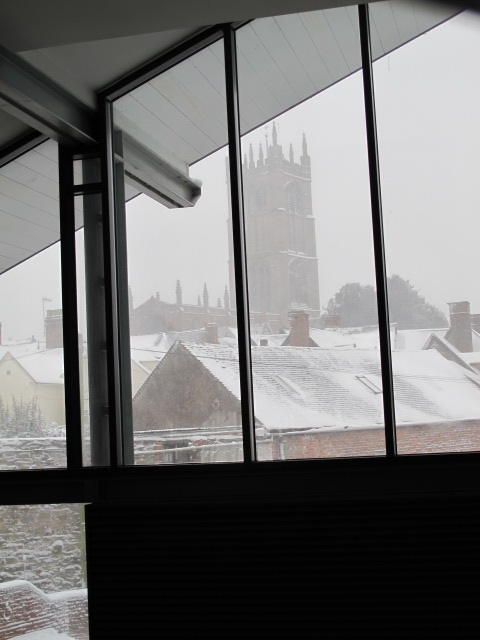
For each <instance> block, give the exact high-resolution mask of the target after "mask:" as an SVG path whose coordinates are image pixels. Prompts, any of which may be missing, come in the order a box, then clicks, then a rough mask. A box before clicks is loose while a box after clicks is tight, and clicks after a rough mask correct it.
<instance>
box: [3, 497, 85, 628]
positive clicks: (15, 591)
mask: <svg viewBox="0 0 480 640" xmlns="http://www.w3.org/2000/svg"><path fill="white" fill-rule="evenodd" d="M84 523H85V518H84V508H83V505H81V504H65V505H35V506H26V505H21V506H8V507H6V506H2V507H0V616H1V617H0V620H1V624H0V637H1V638H5V639H6V638H12V639H13V638H17V639H19V638H32V639H35V638H38V639H40V638H42V639H43V638H45V639H47V638H48V639H49V640H50V639H51V640H54V638H58V640H69V639H70V640H87V639H88V637H89V636H88V610H87V589H86V579H87V577H86V560H85V524H84Z"/></svg>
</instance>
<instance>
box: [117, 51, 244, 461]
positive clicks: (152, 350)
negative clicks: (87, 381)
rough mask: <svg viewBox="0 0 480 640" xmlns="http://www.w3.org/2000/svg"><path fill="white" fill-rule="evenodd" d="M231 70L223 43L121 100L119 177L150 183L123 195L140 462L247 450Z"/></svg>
mask: <svg viewBox="0 0 480 640" xmlns="http://www.w3.org/2000/svg"><path fill="white" fill-rule="evenodd" d="M224 74H225V71H224V61H223V43H222V42H221V41H219V42H217V43H215V44H213V45H211V46H210V47H208V48H206V49H204V50H203V51H201V52H200V53H198V54H196V55H194V56H192V57H191V58H190V59H188V60H186V61H185V62H182V63H180V64H178V65H177V66H175V67H174V68H172V69H171V70H169V71H167V72H166V73H163V74H162V75H160V76H158V77H157V78H155V79H153V80H151V81H150V82H148V83H146V84H145V85H143V86H141V87H140V88H138V89H136V90H135V91H133V92H131V93H130V94H128V95H127V96H125V97H124V98H121V99H120V100H118V101H117V102H116V103H115V105H114V121H115V125H116V146H117V148H116V151H117V155H116V157H117V159H118V158H121V159H122V162H119V163H118V165H117V183H118V182H119V181H121V180H122V178H123V176H124V177H125V187H126V189H127V188H132V187H133V188H134V189H136V190H140V191H142V192H143V194H142V195H139V196H138V197H135V198H134V199H131V200H129V197H131V196H129V195H128V192H127V190H126V193H125V199H126V200H127V204H126V239H127V248H128V283H129V304H128V306H129V316H130V349H131V359H130V364H131V380H132V385H131V386H132V388H131V394H132V397H133V432H134V457H135V463H137V464H162V463H167V464H174V463H188V462H195V463H201V462H224V461H230V462H233V461H237V460H241V459H242V457H243V453H242V436H241V418H240V413H241V411H240V391H239V375H238V347H237V325H236V315H235V311H234V308H233V304H232V302H231V300H232V297H231V294H230V291H229V288H228V263H229V260H232V256H231V255H230V254H229V247H230V246H231V243H230V242H229V237H228V226H227V223H226V221H227V217H228V189H227V184H226V162H227V151H226V147H225V144H226V142H227V133H226V106H225V80H224ZM122 165H123V166H122ZM122 186H123V185H120V186H119V185H118V184H117V188H118V189H120V190H121V187H122Z"/></svg>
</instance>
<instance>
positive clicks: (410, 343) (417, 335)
mask: <svg viewBox="0 0 480 640" xmlns="http://www.w3.org/2000/svg"><path fill="white" fill-rule="evenodd" d="M447 331H448V329H402V330H400V331H398V332H397V336H396V341H395V348H396V349H398V350H401V351H421V350H422V349H423V348H424V346H425V345H426V343H427V340H428V339H429V338H430V336H431V335H432V333H433V334H435V335H436V336H438V337H439V338H441V339H443V338H444V337H445V335H446V333H447ZM392 344H393V343H392Z"/></svg>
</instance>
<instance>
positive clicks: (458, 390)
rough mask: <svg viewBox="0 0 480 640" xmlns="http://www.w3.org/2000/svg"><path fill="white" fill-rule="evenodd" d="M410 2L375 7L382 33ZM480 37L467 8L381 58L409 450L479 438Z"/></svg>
mask: <svg viewBox="0 0 480 640" xmlns="http://www.w3.org/2000/svg"><path fill="white" fill-rule="evenodd" d="M412 6H413V5H412ZM415 6H416V8H417V12H419V13H421V14H422V15H424V16H428V15H429V14H430V15H431V16H432V15H433V16H435V12H436V11H437V9H436V8H435V6H434V5H430V4H429V5H426V6H422V5H419V4H416V5H415ZM407 9H408V7H407V8H405V5H404V4H403V3H395V2H392V3H379V4H378V5H376V6H375V11H377V12H380V13H379V14H378V13H377V17H376V18H375V19H376V22H377V26H376V30H377V32H378V36H379V38H380V39H381V38H382V37H383V35H384V33H385V32H386V30H387V28H388V25H387V24H382V23H381V22H380V20H379V17H378V15H383V16H388V15H390V18H391V21H392V20H396V21H397V23H398V25H400V27H401V25H402V24H404V23H406V22H407V19H408V12H407ZM441 9H442V7H440V10H441ZM410 10H411V9H410ZM372 11H373V9H372ZM479 36H480V16H479V15H478V14H474V13H469V12H464V13H460V14H459V15H457V16H456V17H453V18H452V19H450V20H447V21H446V22H444V23H443V24H441V25H440V26H438V27H436V28H435V29H432V30H430V31H429V32H428V33H425V34H424V35H421V36H420V37H418V38H417V39H415V40H412V41H411V42H410V43H409V44H407V45H405V46H403V47H401V48H399V49H397V50H396V51H394V52H392V53H390V54H389V55H387V56H385V57H383V58H381V59H379V60H378V61H377V62H376V63H375V65H374V81H375V95H376V101H377V119H378V136H379V153H380V162H381V165H380V174H381V186H382V199H383V212H384V225H385V243H386V255H387V266H388V272H389V281H388V284H389V304H390V319H391V321H392V322H393V323H395V328H396V330H395V340H394V343H393V344H394V346H395V350H394V353H393V368H394V383H395V386H394V389H395V407H396V420H397V427H398V428H397V434H398V448H399V452H400V453H404V454H407V453H431V452H449V451H470V450H479V448H480V438H479V430H478V419H479V417H480V388H479V387H480V377H479V371H480V364H479V363H480V333H478V329H479V327H478V317H479V316H477V315H476V313H477V312H479V311H480V295H479V290H478V285H477V279H476V274H477V262H476V254H477V238H478V236H479V234H480V217H479V215H478V211H479V203H480V185H479V181H478V179H477V174H478V170H479V168H480V155H479V149H480V124H479V120H478V108H479V105H480V85H479V83H478V80H477V78H478V72H479V69H480V63H479V60H480V56H479V54H480V39H479ZM471 311H473V312H474V313H471Z"/></svg>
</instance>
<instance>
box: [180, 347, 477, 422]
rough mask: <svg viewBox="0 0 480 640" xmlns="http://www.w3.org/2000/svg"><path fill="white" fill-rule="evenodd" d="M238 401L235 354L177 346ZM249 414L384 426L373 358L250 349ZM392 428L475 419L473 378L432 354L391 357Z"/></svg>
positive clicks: (345, 352) (348, 352)
mask: <svg viewBox="0 0 480 640" xmlns="http://www.w3.org/2000/svg"><path fill="white" fill-rule="evenodd" d="M183 346H184V348H185V349H187V350H188V351H189V352H190V353H191V354H192V355H193V356H194V357H196V358H198V359H199V360H200V362H201V363H202V364H203V365H204V367H205V368H206V369H207V370H208V371H209V372H210V373H211V374H212V375H213V376H214V377H215V378H216V379H217V380H218V381H219V382H221V383H222V384H223V385H224V386H225V387H226V388H227V389H228V390H229V391H230V392H231V393H232V394H234V395H235V396H236V397H237V398H239V397H240V395H239V377H238V357H237V353H236V350H234V349H230V348H228V347H225V346H217V345H195V344H184V345H183ZM252 363H253V385H254V392H255V393H254V402H255V414H256V417H257V419H258V420H259V421H260V422H261V423H262V424H263V425H264V426H266V427H267V428H271V429H273V428H279V429H311V428H322V429H325V428H330V429H345V428H366V427H374V426H379V427H381V426H382V425H383V404H382V381H381V367H380V354H379V352H378V351H373V350H368V349H365V350H362V349H342V350H336V349H318V348H308V347H307V348H299V347H253V348H252ZM393 369H394V383H395V407H396V415H397V423H398V424H414V423H432V422H444V421H458V420H468V419H476V418H480V377H478V376H476V375H475V374H472V373H469V372H468V371H466V370H465V369H463V368H462V367H460V366H459V365H457V364H455V363H453V362H450V361H448V360H446V359H445V358H443V357H442V356H441V355H440V354H439V353H438V352H437V351H435V350H429V351H419V352H395V353H394V354H393Z"/></svg>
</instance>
